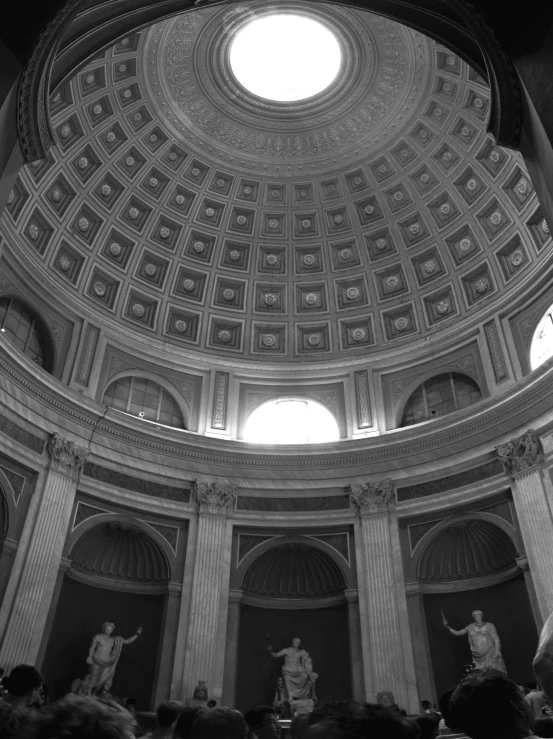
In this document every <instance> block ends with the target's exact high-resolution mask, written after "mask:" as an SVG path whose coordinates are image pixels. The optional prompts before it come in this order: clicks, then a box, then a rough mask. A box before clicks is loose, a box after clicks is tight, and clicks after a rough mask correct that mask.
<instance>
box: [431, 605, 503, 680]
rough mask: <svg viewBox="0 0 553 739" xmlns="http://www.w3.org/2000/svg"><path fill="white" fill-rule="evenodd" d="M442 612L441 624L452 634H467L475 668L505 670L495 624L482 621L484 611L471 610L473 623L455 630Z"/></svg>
mask: <svg viewBox="0 0 553 739" xmlns="http://www.w3.org/2000/svg"><path fill="white" fill-rule="evenodd" d="M441 614H442V623H443V625H444V626H445V627H446V628H447V629H448V630H449V631H450V632H451V633H452V634H453V635H454V636H464V635H465V634H468V637H469V646H470V651H471V652H472V661H473V663H474V665H475V667H476V669H477V670H484V669H486V668H488V667H494V668H495V669H496V670H501V671H502V672H505V673H506V672H507V668H506V667H505V662H504V661H503V657H502V656H501V642H500V641H499V636H498V633H497V629H496V628H495V626H494V625H493V624H492V623H490V622H489V621H484V613H483V612H482V611H479V610H476V611H473V612H472V618H473V619H474V621H473V623H471V624H469V625H468V626H465V628H464V629H460V630H459V631H456V630H455V629H452V628H451V626H449V624H448V622H447V619H446V617H445V615H444V612H443V611H442V612H441Z"/></svg>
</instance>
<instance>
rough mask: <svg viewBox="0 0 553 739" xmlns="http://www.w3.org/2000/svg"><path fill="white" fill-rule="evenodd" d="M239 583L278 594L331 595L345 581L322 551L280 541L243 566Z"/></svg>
mask: <svg viewBox="0 0 553 739" xmlns="http://www.w3.org/2000/svg"><path fill="white" fill-rule="evenodd" d="M242 587H243V588H244V590H245V591H246V592H248V593H251V594H255V595H263V596H268V595H270V596H276V597H280V598H306V597H319V596H323V595H331V594H333V593H338V592H339V591H341V590H344V588H345V587H346V582H345V580H344V575H343V574H342V571H341V570H340V568H339V567H338V565H337V564H336V563H335V562H334V561H333V560H332V559H331V558H330V557H329V556H328V555H327V554H325V553H324V552H321V551H320V550H319V549H315V548H314V547H309V546H303V545H294V544H289V545H283V546H278V547H274V548H273V549H270V550H269V551H268V552H265V554H262V555H261V556H260V557H259V558H258V559H256V560H255V562H253V563H252V565H251V566H250V567H249V569H248V570H247V572H246V574H245V575H244V579H243V582H242Z"/></svg>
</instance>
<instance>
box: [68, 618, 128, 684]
mask: <svg viewBox="0 0 553 739" xmlns="http://www.w3.org/2000/svg"><path fill="white" fill-rule="evenodd" d="M114 631H115V624H114V623H112V622H111V621H105V622H104V623H103V624H102V631H101V633H100V634H96V636H95V637H94V638H93V639H92V642H91V644H90V649H89V651H88V657H87V658H86V661H87V663H88V665H89V668H88V675H86V677H84V678H83V679H82V680H75V682H74V683H73V685H72V690H73V692H74V693H78V694H80V695H91V696H97V697H99V696H101V695H105V694H109V692H110V690H111V685H112V683H113V677H114V675H115V669H116V667H117V663H118V661H119V657H120V656H121V650H122V649H123V646H124V645H125V644H132V643H133V642H134V641H136V640H137V639H138V637H139V636H140V634H141V633H142V627H141V626H139V627H138V629H137V630H136V634H134V636H131V637H129V638H128V639H123V637H122V636H112V633H113V632H114Z"/></svg>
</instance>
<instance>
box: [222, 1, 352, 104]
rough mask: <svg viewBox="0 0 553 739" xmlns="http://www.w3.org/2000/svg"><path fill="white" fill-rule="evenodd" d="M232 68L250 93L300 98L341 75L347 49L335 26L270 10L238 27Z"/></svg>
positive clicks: (231, 54) (279, 99) (277, 98)
mask: <svg viewBox="0 0 553 739" xmlns="http://www.w3.org/2000/svg"><path fill="white" fill-rule="evenodd" d="M229 61H230V67H231V69H232V72H233V73H234V76H235V77H236V79H237V80H238V82H239V83H240V84H241V85H242V87H244V88H245V89H246V90H248V92H251V93H252V94H253V95H256V96H258V97H261V98H265V99H266V100H272V101H276V102H282V103H287V102H297V101H299V100H306V99H307V98H311V97H313V96H314V95H317V94H319V93H321V92H323V90H326V88H327V87H329V86H330V85H331V84H332V82H334V80H335V79H336V77H337V75H338V72H339V71H340V67H341V64H342V52H341V49H340V44H339V43H338V39H337V38H336V36H335V35H334V34H333V33H332V31H331V30H330V29H329V28H327V27H326V26H324V25H323V24H322V23H319V22H318V21H316V20H314V19H312V18H308V17H307V16H303V15H295V14H287V13H271V14H269V15H264V16H262V17H261V18H256V19H255V20H253V21H250V22H249V23H247V24H246V25H244V26H242V28H241V29H240V30H239V31H238V32H237V34H236V37H235V38H234V40H233V42H232V44H231V46H230V52H229Z"/></svg>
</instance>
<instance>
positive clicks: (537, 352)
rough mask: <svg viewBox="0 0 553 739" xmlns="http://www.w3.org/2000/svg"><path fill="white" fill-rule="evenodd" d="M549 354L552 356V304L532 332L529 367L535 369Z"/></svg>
mask: <svg viewBox="0 0 553 739" xmlns="http://www.w3.org/2000/svg"><path fill="white" fill-rule="evenodd" d="M551 356H553V305H552V306H551V308H550V309H549V310H548V311H547V313H546V314H545V316H544V317H543V318H542V320H541V321H540V323H539V324H538V327H537V329H536V331H535V333H534V338H533V339H532V348H531V349H530V367H531V368H532V369H533V370H535V369H536V368H537V367H539V366H540V364H543V363H544V362H545V361H546V360H547V359H549V357H551Z"/></svg>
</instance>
